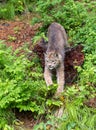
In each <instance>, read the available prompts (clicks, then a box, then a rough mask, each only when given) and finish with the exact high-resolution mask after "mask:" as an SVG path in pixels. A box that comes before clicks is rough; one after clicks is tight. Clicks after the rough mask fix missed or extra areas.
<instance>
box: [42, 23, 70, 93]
mask: <svg viewBox="0 0 96 130" xmlns="http://www.w3.org/2000/svg"><path fill="white" fill-rule="evenodd" d="M65 47H69V45H68V43H67V34H66V32H65V29H64V28H63V26H61V25H60V24H58V23H56V22H54V23H52V24H51V25H50V26H49V28H48V47H47V51H46V54H45V68H44V78H45V82H46V84H47V86H50V85H52V84H53V81H52V70H54V69H55V70H56V76H57V84H58V88H57V92H56V95H58V94H60V93H61V92H63V89H64V84H65V76H64V57H65Z"/></svg>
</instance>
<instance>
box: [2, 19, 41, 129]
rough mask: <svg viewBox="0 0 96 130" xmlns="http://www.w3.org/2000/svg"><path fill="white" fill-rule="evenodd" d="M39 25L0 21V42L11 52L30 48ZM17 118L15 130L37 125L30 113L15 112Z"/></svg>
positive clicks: (18, 21)
mask: <svg viewBox="0 0 96 130" xmlns="http://www.w3.org/2000/svg"><path fill="white" fill-rule="evenodd" d="M39 27H40V24H36V25H35V26H30V24H29V23H26V22H23V21H20V20H17V21H4V20H1V21H0V40H4V41H5V42H4V43H5V44H6V45H7V46H8V47H9V46H12V49H13V51H14V50H16V49H17V48H19V47H21V46H22V45H24V44H25V43H28V44H29V46H30V47H31V45H32V38H33V37H34V35H35V34H36V32H37V30H38V28H39ZM15 114H16V117H17V122H18V123H16V124H17V125H16V126H15V129H16V130H22V129H23V130H32V128H33V126H34V125H35V124H36V123H37V120H34V118H33V115H32V113H30V112H18V111H17V110H16V111H15Z"/></svg>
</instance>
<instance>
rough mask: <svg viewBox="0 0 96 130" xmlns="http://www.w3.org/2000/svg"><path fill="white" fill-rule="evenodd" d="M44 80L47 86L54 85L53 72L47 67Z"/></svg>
mask: <svg viewBox="0 0 96 130" xmlns="http://www.w3.org/2000/svg"><path fill="white" fill-rule="evenodd" d="M44 79H45V82H46V84H47V86H50V85H52V84H53V82H52V75H51V72H50V70H49V69H48V68H47V67H46V66H45V70H44Z"/></svg>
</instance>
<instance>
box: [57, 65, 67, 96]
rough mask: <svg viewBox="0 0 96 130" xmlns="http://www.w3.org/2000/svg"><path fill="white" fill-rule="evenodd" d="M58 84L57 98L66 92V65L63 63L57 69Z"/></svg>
mask: <svg viewBox="0 0 96 130" xmlns="http://www.w3.org/2000/svg"><path fill="white" fill-rule="evenodd" d="M57 83H58V88H57V92H56V94H55V96H59V95H60V94H61V93H62V92H63V90H64V84H65V75H64V64H63V63H62V64H61V65H60V67H59V68H58V69H57Z"/></svg>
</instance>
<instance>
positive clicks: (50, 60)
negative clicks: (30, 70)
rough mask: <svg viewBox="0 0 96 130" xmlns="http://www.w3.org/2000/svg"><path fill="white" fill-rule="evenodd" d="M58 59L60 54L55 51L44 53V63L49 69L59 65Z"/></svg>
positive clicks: (59, 59)
mask: <svg viewBox="0 0 96 130" xmlns="http://www.w3.org/2000/svg"><path fill="white" fill-rule="evenodd" d="M60 61H61V57H60V55H59V54H57V53H55V52H48V53H47V54H46V55H45V64H46V66H47V67H48V68H49V69H50V70H52V69H56V68H57V67H58V66H59V65H60Z"/></svg>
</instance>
